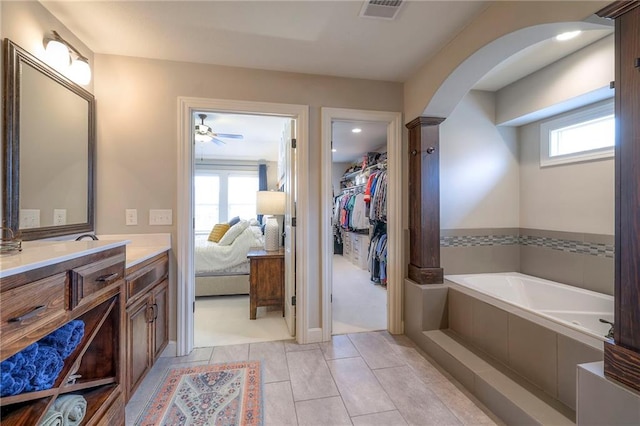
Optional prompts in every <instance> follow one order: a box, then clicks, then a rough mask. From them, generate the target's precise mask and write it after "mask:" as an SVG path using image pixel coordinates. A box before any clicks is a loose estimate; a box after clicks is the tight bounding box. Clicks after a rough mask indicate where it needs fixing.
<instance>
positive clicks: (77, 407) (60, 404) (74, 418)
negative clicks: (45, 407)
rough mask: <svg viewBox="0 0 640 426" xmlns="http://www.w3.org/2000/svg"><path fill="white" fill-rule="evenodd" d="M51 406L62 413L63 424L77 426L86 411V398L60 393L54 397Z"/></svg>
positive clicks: (64, 425)
mask: <svg viewBox="0 0 640 426" xmlns="http://www.w3.org/2000/svg"><path fill="white" fill-rule="evenodd" d="M53 408H54V409H56V410H58V411H59V412H60V413H62V424H63V426H77V425H79V424H80V423H82V419H84V416H85V414H86V413H87V400H86V399H84V398H83V397H82V395H72V394H67V395H61V396H59V397H58V398H56V400H55V402H54V403H53Z"/></svg>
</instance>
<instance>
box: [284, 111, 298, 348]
mask: <svg viewBox="0 0 640 426" xmlns="http://www.w3.org/2000/svg"><path fill="white" fill-rule="evenodd" d="M295 138H296V122H295V120H291V121H289V122H287V124H286V125H285V128H284V131H283V134H282V139H283V140H282V142H283V143H282V145H281V146H283V147H284V151H285V162H284V164H285V169H284V173H285V179H284V192H285V193H286V194H287V195H286V207H285V214H284V235H285V237H284V264H285V277H284V319H285V321H286V322H287V328H288V329H289V333H290V334H291V335H292V336H295V333H296V307H295V305H294V304H293V300H294V297H295V295H296V227H295V224H294V220H295V216H296V191H297V186H296V181H295V178H296V150H295V148H294V147H293V142H292V141H294V140H295Z"/></svg>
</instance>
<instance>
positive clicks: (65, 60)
mask: <svg viewBox="0 0 640 426" xmlns="http://www.w3.org/2000/svg"><path fill="white" fill-rule="evenodd" d="M45 59H46V61H47V63H48V64H49V65H51V66H52V67H53V68H55V69H57V70H58V71H66V70H67V67H68V66H69V61H70V60H71V57H70V56H69V48H68V47H67V46H66V45H65V44H64V43H61V42H59V41H57V40H49V42H48V43H47V47H46V49H45Z"/></svg>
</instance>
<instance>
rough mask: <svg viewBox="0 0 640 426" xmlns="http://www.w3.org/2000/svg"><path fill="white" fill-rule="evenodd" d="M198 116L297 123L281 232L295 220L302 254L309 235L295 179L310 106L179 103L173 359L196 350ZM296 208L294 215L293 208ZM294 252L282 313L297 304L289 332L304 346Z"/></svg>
mask: <svg viewBox="0 0 640 426" xmlns="http://www.w3.org/2000/svg"><path fill="white" fill-rule="evenodd" d="M197 111H211V112H218V113H238V114H252V115H270V116H279V117H288V118H290V119H293V120H295V121H296V132H297V133H296V140H297V143H296V154H295V158H296V161H297V163H298V164H297V167H296V172H295V179H296V182H297V184H296V187H295V188H290V190H289V192H288V194H287V202H286V206H287V211H286V212H285V215H284V216H285V217H284V228H285V231H286V230H287V229H289V228H290V227H291V223H292V222H293V219H296V222H297V233H296V234H295V235H296V237H295V240H294V241H289V243H290V244H295V245H298V246H299V247H301V248H303V247H305V245H306V244H308V242H307V239H306V238H304V237H305V235H306V231H307V223H308V207H307V203H306V196H307V195H306V188H307V178H306V176H305V175H302V174H299V173H298V172H297V171H298V170H306V167H307V138H308V115H309V113H308V106H306V105H292V104H274V103H264V102H249V101H233V100H220V99H201V98H184V97H180V98H178V122H179V128H178V140H179V143H178V188H179V190H178V209H177V212H178V215H177V216H178V220H177V223H178V230H177V237H178V244H177V265H178V270H177V274H176V275H177V297H176V298H177V330H176V331H177V342H176V354H177V355H178V356H182V355H187V354H189V353H190V352H191V350H192V349H193V347H194V333H193V330H194V311H193V307H194V306H195V279H194V277H195V268H194V244H195V242H194V232H193V226H194V224H193V220H194V194H193V190H192V189H191V190H184V188H193V183H194V182H193V176H194V169H195V161H194V159H195V156H194V155H195V144H194V128H195V125H196V122H195V121H194V118H193V117H194V113H195V112H197ZM294 205H298V207H297V209H296V210H295V211H294V210H292V208H291V207H292V206H294ZM294 215H295V216H294ZM288 235H293V233H288ZM294 253H295V250H285V254H284V256H285V262H286V263H289V264H290V265H295V266H294V268H295V269H294V271H295V272H294V273H293V274H292V275H293V277H294V278H295V280H292V281H294V282H291V281H290V283H289V285H287V286H285V310H286V311H287V312H292V311H293V310H292V309H291V308H290V306H288V305H289V304H290V303H291V301H295V299H294V298H293V296H294V295H295V296H296V298H297V300H298V304H297V310H296V311H293V312H295V319H296V321H295V324H294V323H293V322H292V323H291V327H292V330H293V329H295V336H296V340H297V341H298V342H300V343H305V342H306V339H308V338H309V337H308V334H309V333H308V324H309V321H308V317H307V312H308V309H307V305H308V299H307V289H306V283H307V282H308V280H309V278H308V267H307V265H308V263H309V259H308V255H307V253H306V252H305V251H302V253H301V254H300V255H298V256H295V257H293V256H294Z"/></svg>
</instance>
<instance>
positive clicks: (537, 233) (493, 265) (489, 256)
mask: <svg viewBox="0 0 640 426" xmlns="http://www.w3.org/2000/svg"><path fill="white" fill-rule="evenodd" d="M440 256H441V264H442V267H443V268H444V270H445V274H447V275H449V274H470V273H486V272H509V271H517V272H522V273H524V274H527V275H533V276H536V277H541V278H545V279H548V280H552V281H556V282H560V283H564V284H569V285H572V286H576V287H580V288H584V289H587V290H592V291H596V292H599V293H605V294H609V295H611V294H613V274H614V269H613V268H614V264H613V260H614V259H613V258H614V236H613V235H600V234H588V233H574V232H561V231H549V230H540V229H528V228H478V229H443V230H441V231H440Z"/></svg>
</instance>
